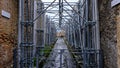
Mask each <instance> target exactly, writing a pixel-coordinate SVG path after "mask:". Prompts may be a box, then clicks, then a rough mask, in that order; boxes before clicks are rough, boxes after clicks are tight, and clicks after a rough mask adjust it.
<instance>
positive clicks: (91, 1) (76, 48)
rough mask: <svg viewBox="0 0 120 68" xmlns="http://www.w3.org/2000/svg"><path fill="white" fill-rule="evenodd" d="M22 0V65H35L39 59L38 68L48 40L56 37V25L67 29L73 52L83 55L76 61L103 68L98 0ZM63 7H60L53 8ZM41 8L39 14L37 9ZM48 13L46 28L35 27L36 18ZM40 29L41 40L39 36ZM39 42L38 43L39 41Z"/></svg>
mask: <svg viewBox="0 0 120 68" xmlns="http://www.w3.org/2000/svg"><path fill="white" fill-rule="evenodd" d="M36 1H38V2H37V7H38V8H37V10H35V9H34V8H35V1H34V0H20V1H19V3H20V4H19V30H18V31H19V32H18V33H19V38H18V61H19V62H18V68H33V67H34V63H35V62H34V60H36V66H35V67H36V68H39V61H40V60H41V58H42V56H43V54H42V53H41V52H40V50H42V49H44V45H45V44H48V45H50V44H52V43H53V42H54V41H55V40H56V29H57V28H56V25H57V26H58V28H59V29H62V30H64V31H65V32H66V39H67V41H68V43H69V45H70V47H71V49H72V50H73V51H70V52H71V54H74V55H77V56H80V58H79V59H80V61H81V62H82V63H79V61H77V59H78V58H74V60H76V65H81V66H80V67H81V68H102V53H101V49H100V42H99V22H98V8H97V0H79V1H78V2H68V1H67V0H59V2H56V0H54V1H53V2H42V1H41V0H36ZM53 8H59V9H53ZM36 12H37V16H35V13H36ZM45 13H54V14H55V15H54V16H51V17H48V16H46V18H45V17H44V16H42V15H43V14H45ZM41 17H44V18H45V19H44V20H46V21H45V22H42V23H44V24H45V25H46V26H45V27H44V28H45V30H44V29H41V28H40V29H38V30H35V29H34V28H35V27H36V26H35V23H36V20H39V19H41ZM35 32H36V33H37V38H36V39H37V40H36V39H35V38H34V37H35ZM35 40H36V41H37V43H38V44H37V43H36V44H35V42H36V41H35Z"/></svg>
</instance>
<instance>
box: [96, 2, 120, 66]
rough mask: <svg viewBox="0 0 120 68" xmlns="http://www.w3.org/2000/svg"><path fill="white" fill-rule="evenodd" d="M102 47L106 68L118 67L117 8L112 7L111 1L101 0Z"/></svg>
mask: <svg viewBox="0 0 120 68" xmlns="http://www.w3.org/2000/svg"><path fill="white" fill-rule="evenodd" d="M98 4H99V16H100V17H99V21H100V46H101V49H102V50H103V56H104V68H119V67H118V66H117V60H118V59H117V57H118V54H117V37H118V36H117V25H118V24H117V22H116V7H113V8H112V7H111V0H99V3H98Z"/></svg>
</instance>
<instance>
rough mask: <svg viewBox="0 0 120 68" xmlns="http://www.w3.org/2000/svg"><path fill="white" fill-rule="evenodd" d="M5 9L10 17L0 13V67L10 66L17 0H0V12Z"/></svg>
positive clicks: (15, 36) (15, 38)
mask: <svg viewBox="0 0 120 68" xmlns="http://www.w3.org/2000/svg"><path fill="white" fill-rule="evenodd" d="M2 10H5V11H7V12H9V13H10V14H11V17H10V18H9V19H8V18H5V17H3V16H2V15H0V68H10V67H12V62H13V61H12V60H13V47H15V45H17V23H18V0H0V14H1V11H2Z"/></svg>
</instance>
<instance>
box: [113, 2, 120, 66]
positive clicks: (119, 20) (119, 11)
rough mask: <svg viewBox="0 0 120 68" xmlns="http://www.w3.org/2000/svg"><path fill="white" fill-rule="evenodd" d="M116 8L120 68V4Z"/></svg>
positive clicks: (119, 63) (119, 62)
mask: <svg viewBox="0 0 120 68" xmlns="http://www.w3.org/2000/svg"><path fill="white" fill-rule="evenodd" d="M114 8H116V12H115V13H116V21H117V50H118V52H117V63H118V68H120V4H119V5H117V6H115V7H114Z"/></svg>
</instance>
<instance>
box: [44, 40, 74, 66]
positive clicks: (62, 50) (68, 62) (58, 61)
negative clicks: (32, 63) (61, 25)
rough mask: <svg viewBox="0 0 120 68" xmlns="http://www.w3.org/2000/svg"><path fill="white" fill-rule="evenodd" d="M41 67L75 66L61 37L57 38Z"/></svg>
mask: <svg viewBox="0 0 120 68" xmlns="http://www.w3.org/2000/svg"><path fill="white" fill-rule="evenodd" d="M43 68H76V67H75V64H74V60H73V58H72V57H71V55H70V53H69V51H68V48H67V45H66V44H65V42H64V40H63V38H58V40H57V42H56V44H55V46H54V48H53V50H52V53H51V55H50V56H49V58H48V62H47V63H46V64H45V66H44V67H43Z"/></svg>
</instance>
